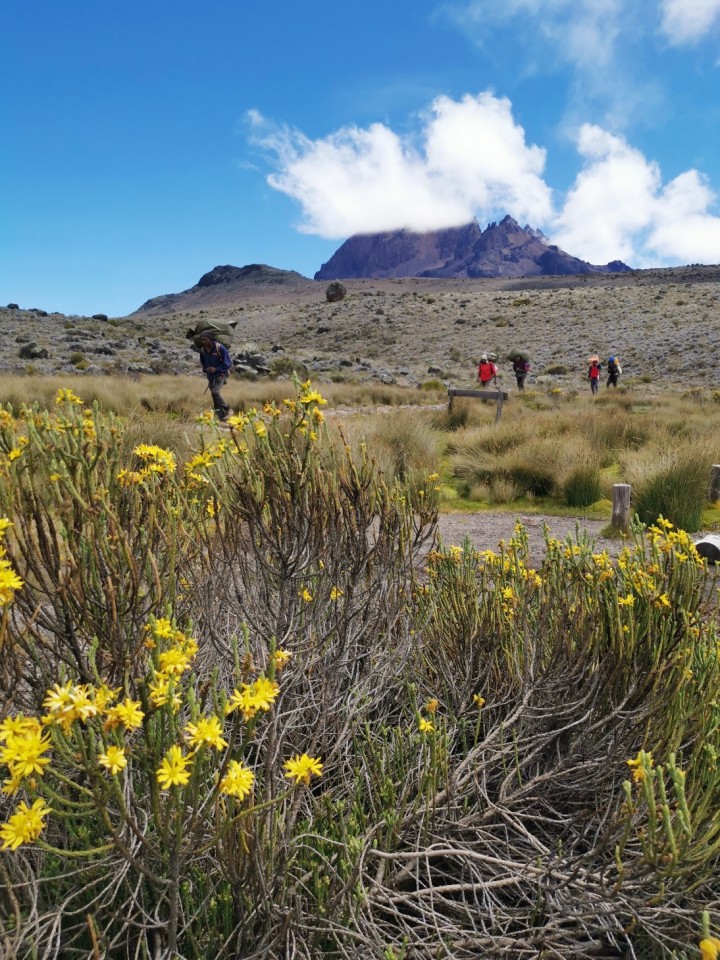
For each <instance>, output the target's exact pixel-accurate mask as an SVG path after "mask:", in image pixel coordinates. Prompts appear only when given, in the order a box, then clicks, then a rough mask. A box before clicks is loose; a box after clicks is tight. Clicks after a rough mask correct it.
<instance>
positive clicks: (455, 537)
mask: <svg viewBox="0 0 720 960" xmlns="http://www.w3.org/2000/svg"><path fill="white" fill-rule="evenodd" d="M516 520H520V522H521V523H522V524H523V526H524V527H525V529H526V530H527V533H528V541H529V545H530V559H531V562H532V563H533V564H536V565H538V564H540V563H541V562H542V558H543V554H544V549H545V537H544V534H543V528H544V525H545V524H547V526H548V528H549V529H550V533H551V535H552V536H553V537H555V538H556V539H558V540H564V539H565V538H566V537H567V536H572V537H573V538H574V537H575V531H576V529H580V530H581V531H583V530H584V531H585V532H586V533H587V534H588V535H589V536H590V537H591V539H592V540H593V541H594V542H595V544H596V547H597V549H598V550H607V552H608V553H609V554H610V555H611V556H616V555H617V553H618V551H619V550H620V548H621V547H622V543H623V541H622V539H621V538H620V537H618V538H616V539H612V540H608V539H607V538H605V537H602V536H601V531H602V530H603V529H604V528H605V527H606V526H607V523H608V522H607V521H606V520H589V519H584V518H582V517H547V516H539V515H536V514H532V515H526V514H521V513H520V514H518V513H504V512H500V511H489V510H488V511H483V512H482V513H443V514H441V515H440V517H439V520H438V529H439V531H440V536H441V538H442V541H443V543H444V544H445V545H446V546H450V545H452V544H457V545H459V544H461V543H462V542H463V540H464V538H465V537H468V538H469V540H470V543H471V544H472V545H473V546H474V547H475V548H476V549H477V550H497V547H498V543H499V541H500V540H506V541H507V540H509V539H510V537H512V535H513V532H514V530H515V522H516Z"/></svg>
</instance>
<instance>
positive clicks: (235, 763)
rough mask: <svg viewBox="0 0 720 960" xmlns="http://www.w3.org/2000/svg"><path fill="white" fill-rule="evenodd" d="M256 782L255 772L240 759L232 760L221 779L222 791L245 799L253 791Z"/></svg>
mask: <svg viewBox="0 0 720 960" xmlns="http://www.w3.org/2000/svg"><path fill="white" fill-rule="evenodd" d="M254 783H255V774H254V773H253V772H252V770H250V768H249V767H246V766H245V764H244V763H242V762H241V761H239V760H231V761H230V763H229V764H228V768H227V773H226V774H225V776H224V777H223V778H222V780H221V781H220V792H221V793H226V794H227V795H228V796H230V797H237V799H238V800H244V799H245V797H246V796H247V795H248V794H249V793H250V792H251V791H252V788H253V784H254Z"/></svg>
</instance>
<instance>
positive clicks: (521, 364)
mask: <svg viewBox="0 0 720 960" xmlns="http://www.w3.org/2000/svg"><path fill="white" fill-rule="evenodd" d="M529 371H530V364H529V363H528V362H527V360H523V358H522V357H515V358H514V360H513V373H514V374H515V379H516V380H517V386H518V390H524V389H525V377H526V376H527V375H528V373H529Z"/></svg>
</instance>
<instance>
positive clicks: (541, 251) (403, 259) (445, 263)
mask: <svg viewBox="0 0 720 960" xmlns="http://www.w3.org/2000/svg"><path fill="white" fill-rule="evenodd" d="M628 270H630V267H628V266H627V265H626V264H624V263H622V262H621V261H620V260H614V261H612V263H608V264H605V265H603V266H596V265H594V264H591V263H587V262H586V261H585V260H579V259H578V258H577V257H573V256H571V255H570V254H569V253H565V251H564V250H561V249H560V248H559V247H557V246H555V245H554V244H551V243H550V242H549V240H548V239H547V237H545V236H544V235H543V234H542V233H541V232H540V231H539V230H534V229H533V228H532V227H530V226H525V227H521V226H520V225H519V224H518V223H517V222H516V221H515V220H513V218H512V217H505V218H504V219H503V220H501V221H500V223H491V224H489V225H488V227H487V229H486V230H481V229H480V227H479V225H478V223H477V221H476V220H473V221H472V222H471V223H468V224H466V225H465V226H462V227H451V228H449V229H447V230H435V231H433V232H431V233H411V232H410V231H409V230H396V231H393V232H389V233H375V234H366V235H357V236H354V237H350V239H349V240H346V241H345V243H343V244H342V246H341V247H339V249H338V250H337V251H336V252H335V253H334V254H333V256H332V257H331V258H330V260H328V262H327V263H324V264H323V265H322V267H321V268H320V269H319V270H318V272H317V273H316V274H315V279H316V280H334V279H336V278H360V277H367V278H375V279H378V278H383V277H438V278H440V277H442V278H448V279H449V278H452V277H470V278H473V277H477V278H481V277H484V278H493V277H496V278H512V277H537V276H569V275H575V274H587V273H622V272H626V271H628Z"/></svg>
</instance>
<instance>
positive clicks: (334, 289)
mask: <svg viewBox="0 0 720 960" xmlns="http://www.w3.org/2000/svg"><path fill="white" fill-rule="evenodd" d="M346 294H347V289H346V288H345V287H344V286H343V284H342V283H340V281H339V280H333V282H332V283H329V284H328V288H327V290H326V291H325V299H326V300H327V302H328V303H337V302H338V301H339V300H342V299H344V297H345V295H346Z"/></svg>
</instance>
